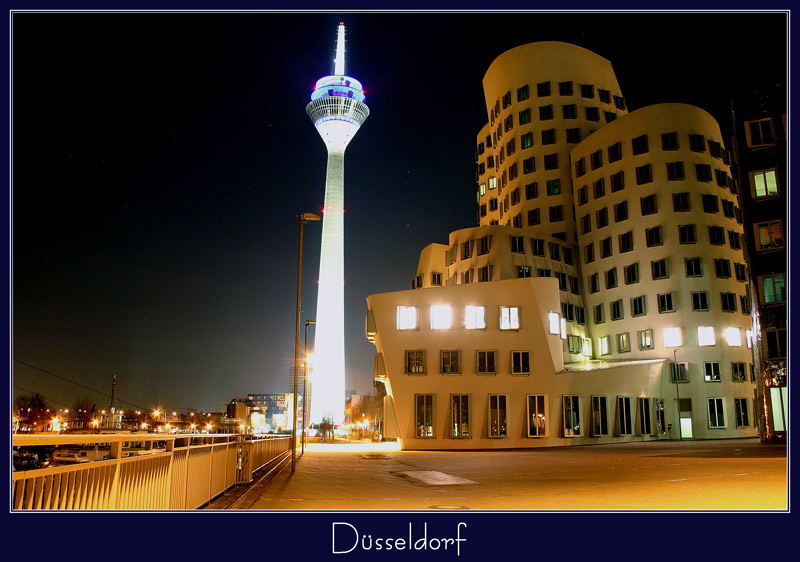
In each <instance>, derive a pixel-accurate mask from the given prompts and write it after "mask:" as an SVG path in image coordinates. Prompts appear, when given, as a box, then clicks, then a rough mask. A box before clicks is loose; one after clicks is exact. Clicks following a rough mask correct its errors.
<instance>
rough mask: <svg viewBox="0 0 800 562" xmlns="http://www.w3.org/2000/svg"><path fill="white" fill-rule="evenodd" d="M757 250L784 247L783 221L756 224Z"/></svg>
mask: <svg viewBox="0 0 800 562" xmlns="http://www.w3.org/2000/svg"><path fill="white" fill-rule="evenodd" d="M755 229H756V240H758V242H757V247H756V249H757V250H772V249H775V248H783V244H784V238H783V226H782V225H781V221H773V222H761V223H758V224H756V225H755Z"/></svg>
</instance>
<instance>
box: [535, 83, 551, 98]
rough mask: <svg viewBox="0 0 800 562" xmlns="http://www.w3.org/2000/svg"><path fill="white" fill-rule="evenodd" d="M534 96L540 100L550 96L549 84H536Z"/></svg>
mask: <svg viewBox="0 0 800 562" xmlns="http://www.w3.org/2000/svg"><path fill="white" fill-rule="evenodd" d="M536 95H537V96H539V97H540V98H542V97H545V96H549V95H550V82H541V83H539V84H536Z"/></svg>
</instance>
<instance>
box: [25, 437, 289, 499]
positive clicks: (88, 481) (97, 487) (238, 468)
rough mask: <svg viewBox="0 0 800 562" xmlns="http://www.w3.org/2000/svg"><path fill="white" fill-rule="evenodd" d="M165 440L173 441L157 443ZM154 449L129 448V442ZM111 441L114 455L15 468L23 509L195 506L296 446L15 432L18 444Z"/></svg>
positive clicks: (285, 440) (268, 440)
mask: <svg viewBox="0 0 800 562" xmlns="http://www.w3.org/2000/svg"><path fill="white" fill-rule="evenodd" d="M157 442H161V443H164V444H165V445H166V448H165V449H163V450H161V449H158V450H157V449H153V448H152V447H153V444H154V443H157ZM131 443H137V444H141V443H143V444H145V449H146V450H144V451H143V450H138V451H137V454H135V455H133V454H130V453H128V454H129V456H125V452H124V447H123V446H124V445H125V444H131ZM53 445H59V446H62V445H83V446H87V445H88V446H94V447H96V448H99V447H101V446H102V447H104V448H105V447H107V448H108V455H107V459H106V460H98V461H93V462H86V463H83V464H73V465H64V466H53V467H49V468H39V469H35V470H25V471H15V472H13V473H12V483H13V490H12V496H11V501H12V508H13V509H15V510H40V509H41V510H44V509H50V510H53V509H58V510H60V509H63V510H76V509H77V510H162V509H172V510H187V509H197V508H199V507H202V506H204V505H206V504H208V503H210V502H211V500H212V499H214V498H216V497H217V496H220V495H222V494H223V493H225V492H226V491H227V490H229V489H230V488H232V487H233V486H235V485H237V484H247V483H249V482H252V480H253V473H254V472H255V471H256V470H258V469H259V468H261V467H263V466H264V465H266V464H267V463H269V462H270V461H272V460H273V459H275V458H277V457H278V456H280V455H281V454H283V453H285V452H286V451H288V450H289V448H290V447H291V437H290V436H288V435H263V436H244V435H202V436H196V435H170V436H166V437H165V436H162V435H156V434H146V435H141V434H101V435H55V434H53V435H14V436H13V446H14V447H32V446H45V447H46V446H53Z"/></svg>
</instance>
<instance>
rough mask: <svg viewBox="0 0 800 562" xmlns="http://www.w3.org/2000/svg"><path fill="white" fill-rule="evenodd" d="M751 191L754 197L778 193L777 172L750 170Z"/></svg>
mask: <svg viewBox="0 0 800 562" xmlns="http://www.w3.org/2000/svg"><path fill="white" fill-rule="evenodd" d="M751 175H752V180H753V181H752V184H753V192H754V194H755V196H756V197H769V196H771V195H777V194H778V173H777V171H776V170H774V169H773V170H761V171H758V172H752V173H751Z"/></svg>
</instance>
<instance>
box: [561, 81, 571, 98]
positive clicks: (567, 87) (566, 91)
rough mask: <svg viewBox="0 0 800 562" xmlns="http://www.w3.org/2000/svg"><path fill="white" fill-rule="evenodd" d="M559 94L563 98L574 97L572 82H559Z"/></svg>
mask: <svg viewBox="0 0 800 562" xmlns="http://www.w3.org/2000/svg"><path fill="white" fill-rule="evenodd" d="M558 93H559V94H560V95H562V96H571V95H572V82H559V83H558Z"/></svg>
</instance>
